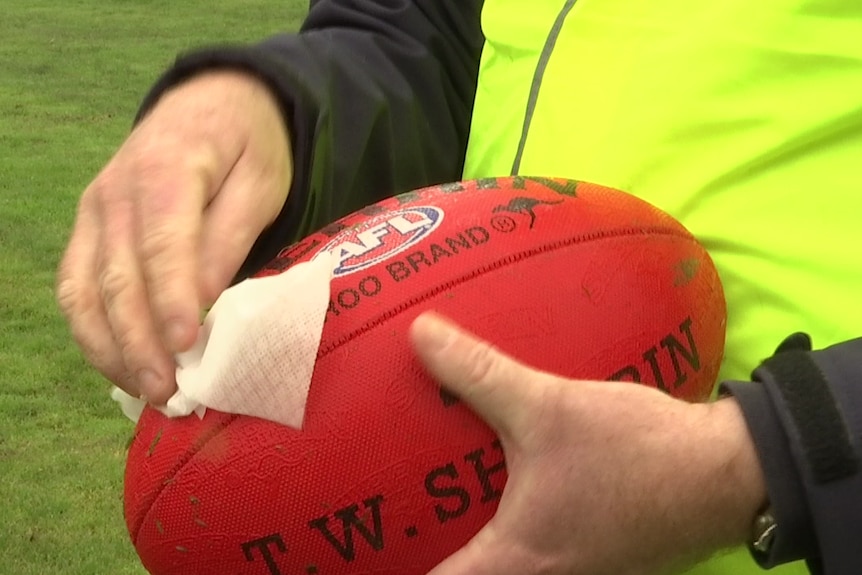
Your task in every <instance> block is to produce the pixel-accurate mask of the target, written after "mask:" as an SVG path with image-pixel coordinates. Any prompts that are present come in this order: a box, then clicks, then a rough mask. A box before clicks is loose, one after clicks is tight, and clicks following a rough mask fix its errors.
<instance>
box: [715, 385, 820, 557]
mask: <svg viewBox="0 0 862 575" xmlns="http://www.w3.org/2000/svg"><path fill="white" fill-rule="evenodd" d="M720 392H721V393H722V394H730V395H732V396H733V397H734V398H735V399H736V401H737V402H738V403H739V406H740V408H741V409H742V413H743V416H744V417H745V421H746V424H747V425H748V430H749V433H751V437H752V438H753V439H754V445H755V448H756V449H757V454H758V456H759V458H760V464H761V466H762V467H763V474H764V476H765V478H766V489H767V492H768V494H769V501H770V504H771V505H772V512H773V514H774V515H775V519H776V522H777V523H778V525H779V526H780V529H778V530H777V532H776V536H775V539H774V540H773V542H772V545H771V546H770V548H769V552H768V553H760V552H758V551H756V550H755V549H753V548H751V547H749V548H750V551H751V553H752V556H753V557H754V559H755V560H756V561H757V563H758V564H759V565H760V566H761V567H764V568H770V567H775V566H776V565H781V564H783V563H789V562H791V561H798V560H801V559H805V558H807V557H810V556H812V555H813V554H815V553H816V552H817V543H816V538H815V535H814V530H813V528H812V525H811V513H810V511H809V509H808V505H807V504H806V501H805V489H804V487H803V485H802V480H801V479H800V477H799V473H797V471H796V466H795V463H794V461H793V456H792V454H791V452H790V446H789V442H788V440H787V435H786V434H785V433H784V429H783V428H782V426H781V421H780V419H779V418H778V414H777V413H776V411H775V408H774V406H773V405H772V400H771V399H770V397H769V393H768V391H767V389H766V386H764V385H759V384H756V383H748V382H745V383H743V382H737V381H731V382H725V383H723V384H722V385H721V388H720Z"/></svg>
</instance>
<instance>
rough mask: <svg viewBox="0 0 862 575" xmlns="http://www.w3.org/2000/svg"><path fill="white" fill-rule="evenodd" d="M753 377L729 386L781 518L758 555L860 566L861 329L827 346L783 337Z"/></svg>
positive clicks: (852, 569)
mask: <svg viewBox="0 0 862 575" xmlns="http://www.w3.org/2000/svg"><path fill="white" fill-rule="evenodd" d="M797 339H798V338H797ZM785 343H786V342H785ZM752 379H753V382H752V383H750V384H740V383H726V384H724V385H723V388H724V389H725V390H727V391H729V392H730V393H732V394H733V395H734V396H735V397H736V398H737V400H738V401H739V403H740V406H741V407H742V410H743V413H744V415H745V418H746V422H747V424H748V426H749V429H750V430H751V434H752V438H753V439H754V442H755V446H756V449H757V451H758V454H759V456H760V460H761V465H762V467H763V471H764V475H765V478H766V483H767V490H768V492H769V496H770V498H771V502H772V506H773V512H774V514H775V515H776V521H777V524H778V529H777V531H776V539H775V540H774V541H773V545H772V547H771V548H770V550H769V552H768V553H766V554H765V555H764V554H759V553H757V552H754V556H755V559H756V560H757V561H758V562H759V563H760V564H761V565H763V566H765V567H770V566H773V565H777V564H780V563H784V562H787V561H791V560H794V559H798V558H804V559H805V560H806V561H807V562H808V565H809V568H810V569H811V571H812V573H824V574H825V575H858V574H859V573H862V549H860V547H859V543H860V541H862V339H856V340H850V341H847V342H844V343H841V344H838V345H834V346H831V347H829V348H826V349H824V350H820V351H809V350H808V349H799V348H797V349H789V348H785V346H784V345H783V346H782V347H780V348H779V350H778V352H776V354H775V355H773V356H772V357H771V358H769V359H767V360H765V361H764V362H763V363H762V364H761V365H760V366H759V367H758V368H757V369H756V370H755V371H754V373H753V374H752Z"/></svg>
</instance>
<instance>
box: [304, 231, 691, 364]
mask: <svg viewBox="0 0 862 575" xmlns="http://www.w3.org/2000/svg"><path fill="white" fill-rule="evenodd" d="M635 234H637V235H644V236H649V235H666V236H676V237H680V238H682V239H687V240H690V241H693V242H694V243H695V244H697V240H696V239H695V238H694V237H693V236H691V235H689V234H687V233H684V232H682V231H680V230H675V229H673V228H664V227H659V226H655V227H640V228H624V229H621V230H615V231H613V232H595V233H592V234H584V235H581V236H575V237H573V238H568V239H566V240H559V241H556V242H551V243H548V244H543V245H541V246H537V247H535V248H531V249H528V250H524V251H521V252H518V253H515V254H511V255H508V256H506V257H503V258H500V259H498V260H496V261H494V262H491V263H490V264H485V265H483V266H481V267H478V268H476V269H474V270H472V271H470V272H469V273H466V274H464V275H462V276H460V277H457V278H455V279H451V280H449V281H447V282H444V283H441V284H439V285H436V286H434V287H433V288H431V289H429V290H428V291H426V292H424V293H422V294H420V295H417V296H414V297H412V298H410V299H408V300H406V301H403V302H401V303H400V304H398V305H397V306H396V307H393V308H391V309H388V310H386V311H384V312H382V313H381V314H380V315H379V316H377V317H375V318H374V319H371V320H368V321H367V322H366V323H365V324H363V325H362V326H360V327H358V328H356V329H355V330H353V331H351V332H350V333H348V334H346V335H344V336H342V337H341V338H339V339H338V340H335V341H333V342H330V343H329V344H327V345H326V346H321V348H320V349H319V350H318V352H317V358H316V359H318V360H319V359H322V358H323V357H325V356H326V355H328V354H330V353H332V352H333V351H335V350H337V349H338V348H339V347H341V346H342V345H345V344H347V343H350V342H351V341H352V340H353V339H355V338H357V337H359V336H360V335H362V334H364V333H366V332H368V331H370V330H372V329H374V328H376V327H377V326H379V325H381V324H383V323H385V322H386V321H388V320H390V319H392V318H393V317H395V316H397V315H399V314H401V313H403V312H404V311H406V310H408V309H410V308H411V307H413V306H416V305H418V304H420V303H422V302H424V301H425V300H428V299H431V298H433V297H434V296H436V295H438V294H440V293H441V292H444V291H447V290H450V289H452V288H454V287H456V286H458V285H460V284H462V283H466V282H468V281H470V280H472V279H475V278H476V277H478V276H481V275H483V274H485V273H488V272H492V271H496V270H499V269H501V268H504V267H506V266H508V265H511V264H513V263H517V262H519V261H522V260H525V259H528V258H531V257H533V256H535V255H538V254H543V253H549V252H553V251H555V250H558V249H562V248H566V247H569V246H571V245H574V244H581V243H588V242H591V241H596V240H605V239H614V238H619V237H626V236H630V235H635ZM698 245H699V244H698ZM704 251H706V250H704Z"/></svg>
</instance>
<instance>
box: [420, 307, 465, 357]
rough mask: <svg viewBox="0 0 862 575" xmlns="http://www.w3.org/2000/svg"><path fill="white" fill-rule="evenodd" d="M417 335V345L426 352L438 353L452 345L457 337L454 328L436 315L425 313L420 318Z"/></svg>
mask: <svg viewBox="0 0 862 575" xmlns="http://www.w3.org/2000/svg"><path fill="white" fill-rule="evenodd" d="M417 325H418V327H417V329H416V331H415V332H414V333H415V334H416V339H417V343H419V345H421V346H422V347H423V348H424V349H425V350H426V351H430V352H433V353H438V352H440V351H443V350H444V349H445V348H447V347H448V346H449V344H451V343H452V340H453V339H454V338H455V336H456V335H457V332H456V331H455V329H454V328H453V326H452V325H451V324H450V323H449V322H448V321H446V320H444V319H443V318H442V317H440V316H439V315H437V314H436V313H433V312H432V313H425V314H423V315H421V316H419V319H418V321H417Z"/></svg>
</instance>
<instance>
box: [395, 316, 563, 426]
mask: <svg viewBox="0 0 862 575" xmlns="http://www.w3.org/2000/svg"><path fill="white" fill-rule="evenodd" d="M410 336H411V339H412V342H413V347H414V348H415V350H416V353H417V355H418V356H419V359H420V360H421V361H422V363H423V364H424V365H425V367H426V369H428V371H429V372H430V373H431V375H433V376H434V377H435V378H436V379H437V380H438V382H439V383H440V384H441V385H442V386H443V387H445V388H447V389H449V390H450V391H452V392H453V393H454V394H455V395H457V396H458V397H460V398H461V399H462V400H464V401H465V402H466V403H467V404H468V405H470V407H472V408H473V410H474V411H475V412H476V413H477V414H478V415H479V416H480V417H481V418H482V419H484V420H485V422H486V423H488V425H490V426H491V427H492V428H493V429H494V431H496V432H497V433H498V434H499V435H500V436H502V437H503V438H506V437H518V436H520V435H521V434H522V431H521V430H526V425H527V416H528V414H529V413H531V410H530V409H529V406H531V405H533V404H534V403H535V400H536V397H537V393H538V392H539V391H540V389H539V388H540V387H541V384H542V383H543V382H544V380H545V379H546V378H547V377H548V376H547V375H546V374H544V373H541V372H538V371H535V370H533V369H530V368H528V367H526V366H525V365H523V364H521V363H519V362H517V361H515V360H514V359H512V358H511V357H509V356H507V355H505V354H503V353H502V352H500V351H498V350H497V349H495V348H494V347H493V346H492V345H491V344H489V343H488V342H486V341H482V340H480V339H478V338H477V337H475V336H474V335H471V334H469V333H467V332H466V331H464V330H462V329H460V328H459V327H457V326H455V325H454V324H453V323H451V322H449V321H447V320H445V319H443V318H442V317H441V316H439V315H437V314H435V313H425V314H422V315H420V316H419V317H418V318H417V319H416V320H415V321H414V322H413V325H412V326H411V328H410Z"/></svg>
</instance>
